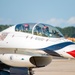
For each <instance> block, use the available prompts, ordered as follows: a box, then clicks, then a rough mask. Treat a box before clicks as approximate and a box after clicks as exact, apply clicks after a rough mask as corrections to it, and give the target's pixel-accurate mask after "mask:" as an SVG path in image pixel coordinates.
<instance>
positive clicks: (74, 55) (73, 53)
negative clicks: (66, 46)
mask: <svg viewBox="0 0 75 75" xmlns="http://www.w3.org/2000/svg"><path fill="white" fill-rule="evenodd" d="M67 53H68V54H70V55H71V56H73V57H75V50H72V51H70V52H67Z"/></svg>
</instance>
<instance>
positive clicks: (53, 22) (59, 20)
mask: <svg viewBox="0 0 75 75" xmlns="http://www.w3.org/2000/svg"><path fill="white" fill-rule="evenodd" d="M64 22H65V20H64V19H57V18H51V19H50V20H48V21H46V23H49V24H51V25H55V26H59V25H60V24H62V23H64Z"/></svg>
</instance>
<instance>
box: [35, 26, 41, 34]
mask: <svg viewBox="0 0 75 75" xmlns="http://www.w3.org/2000/svg"><path fill="white" fill-rule="evenodd" d="M36 32H37V35H39V34H40V35H41V27H40V26H36Z"/></svg>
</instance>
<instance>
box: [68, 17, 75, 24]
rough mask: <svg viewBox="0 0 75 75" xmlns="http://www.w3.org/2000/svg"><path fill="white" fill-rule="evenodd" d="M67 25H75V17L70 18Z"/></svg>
mask: <svg viewBox="0 0 75 75" xmlns="http://www.w3.org/2000/svg"><path fill="white" fill-rule="evenodd" d="M67 24H69V25H73V24H75V17H71V18H69V19H68V20H67Z"/></svg>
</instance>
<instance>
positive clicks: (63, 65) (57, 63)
mask: <svg viewBox="0 0 75 75" xmlns="http://www.w3.org/2000/svg"><path fill="white" fill-rule="evenodd" d="M34 75H75V59H53V60H52V62H51V63H50V64H49V65H48V66H46V67H43V68H36V69H34Z"/></svg>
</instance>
